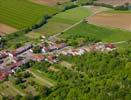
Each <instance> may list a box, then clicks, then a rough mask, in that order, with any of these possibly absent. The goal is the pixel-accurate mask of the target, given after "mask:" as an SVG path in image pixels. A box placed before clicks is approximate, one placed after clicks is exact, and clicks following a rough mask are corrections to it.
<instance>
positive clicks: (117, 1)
mask: <svg viewBox="0 0 131 100" xmlns="http://www.w3.org/2000/svg"><path fill="white" fill-rule="evenodd" d="M96 2H97V3H105V4H111V5H113V6H117V5H122V4H125V3H127V2H128V3H131V0H98V1H96Z"/></svg>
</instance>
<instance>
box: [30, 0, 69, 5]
mask: <svg viewBox="0 0 131 100" xmlns="http://www.w3.org/2000/svg"><path fill="white" fill-rule="evenodd" d="M30 1H32V2H34V3H38V4H43V5H49V6H54V5H56V4H57V3H59V4H62V3H64V2H66V1H69V0H30Z"/></svg>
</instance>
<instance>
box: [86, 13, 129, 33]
mask: <svg viewBox="0 0 131 100" xmlns="http://www.w3.org/2000/svg"><path fill="white" fill-rule="evenodd" d="M119 12H120V11H119ZM119 12H115V11H114V12H113V13H112V12H111V11H110V12H103V13H99V14H96V15H94V16H92V17H90V19H88V22H89V23H91V24H95V25H101V26H107V27H114V28H120V29H126V30H129V31H131V20H130V19H131V13H126V12H124V13H122V12H120V13H119ZM122 19H124V20H122Z"/></svg>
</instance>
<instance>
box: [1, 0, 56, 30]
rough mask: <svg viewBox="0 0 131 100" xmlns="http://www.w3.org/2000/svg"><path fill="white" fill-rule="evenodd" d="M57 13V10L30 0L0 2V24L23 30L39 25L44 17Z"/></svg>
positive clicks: (5, 0)
mask: <svg viewBox="0 0 131 100" xmlns="http://www.w3.org/2000/svg"><path fill="white" fill-rule="evenodd" d="M56 11H57V8H54V7H49V6H44V5H39V4H35V3H33V2H30V1H28V0H0V23H3V24H7V25H10V26H12V27H15V28H17V29H23V28H26V27H30V26H32V25H33V24H35V23H37V22H38V21H39V20H40V19H41V18H42V17H43V16H44V15H47V14H53V13H54V12H56Z"/></svg>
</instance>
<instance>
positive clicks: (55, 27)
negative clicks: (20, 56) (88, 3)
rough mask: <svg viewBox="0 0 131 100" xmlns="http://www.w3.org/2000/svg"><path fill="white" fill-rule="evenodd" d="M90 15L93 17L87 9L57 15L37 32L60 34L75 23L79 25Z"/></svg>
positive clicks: (75, 9) (77, 9)
mask: <svg viewBox="0 0 131 100" xmlns="http://www.w3.org/2000/svg"><path fill="white" fill-rule="evenodd" d="M89 15H91V11H90V9H89V8H87V7H77V8H74V9H70V10H67V11H65V12H62V13H59V14H57V15H55V16H54V17H53V18H52V19H50V20H49V22H48V23H47V24H46V25H44V26H43V27H41V28H40V29H38V30H36V31H37V32H39V33H42V34H44V35H45V34H46V35H53V34H56V33H60V32H61V31H63V30H65V29H66V28H68V27H70V26H72V25H73V24H75V23H78V22H79V21H81V20H82V19H84V18H86V17H87V16H89Z"/></svg>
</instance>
